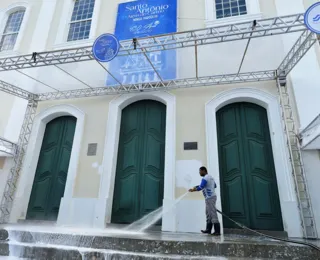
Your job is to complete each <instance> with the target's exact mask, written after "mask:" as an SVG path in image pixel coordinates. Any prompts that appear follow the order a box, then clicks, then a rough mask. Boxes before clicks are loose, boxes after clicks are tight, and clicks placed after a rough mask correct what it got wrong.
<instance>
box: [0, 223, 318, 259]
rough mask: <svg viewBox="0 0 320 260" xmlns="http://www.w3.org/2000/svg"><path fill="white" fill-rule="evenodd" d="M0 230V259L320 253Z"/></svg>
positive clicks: (175, 238)
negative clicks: (8, 257) (1, 257)
mask: <svg viewBox="0 0 320 260" xmlns="http://www.w3.org/2000/svg"><path fill="white" fill-rule="evenodd" d="M3 228H4V230H2V231H0V240H1V239H2V242H0V255H3V256H6V255H9V251H10V252H11V254H10V255H12V254H13V255H14V256H19V257H25V258H31V259H39V260H40V259H68V260H69V259H70V260H71V259H97V260H98V259H108V260H109V259H117V260H125V259H131V260H149V259H150V260H151V259H153V260H155V259H157V260H160V259H163V260H164V259H194V260H196V259H199V260H205V259H210V260H236V259H237V260H245V259H246V260H249V259H250V260H253V259H288V260H289V259H290V260H309V259H310V260H311V259H312V260H315V259H320V252H319V251H317V250H315V249H312V248H310V247H307V246H301V245H296V244H291V243H284V242H279V241H276V240H271V239H266V238H264V237H253V236H244V235H224V236H221V237H218V238H217V237H213V236H208V235H202V234H184V233H164V232H147V233H137V232H128V231H125V230H123V229H122V230H121V229H105V230H97V229H96V230H95V229H76V228H61V227H55V226H30V225H27V226H22V225H20V226H19V225H14V226H7V227H3ZM5 240H8V241H5Z"/></svg>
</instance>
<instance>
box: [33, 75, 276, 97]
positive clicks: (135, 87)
mask: <svg viewBox="0 0 320 260" xmlns="http://www.w3.org/2000/svg"><path fill="white" fill-rule="evenodd" d="M275 79H276V72H275V71H273V70H268V71H260V72H250V73H240V74H227V75H217V76H209V77H199V78H190V79H176V80H168V81H163V82H161V81H159V82H148V83H137V84H130V85H122V86H118V87H114V86H112V87H102V88H94V89H77V90H69V91H60V92H51V93H43V94H39V99H38V100H39V101H44V100H57V99H73V98H83V97H93V96H104V95H115V94H127V93H140V92H147V91H157V90H171V89H179V88H193V87H205V86H215V85H225V84H234V83H244V82H257V81H269V80H275Z"/></svg>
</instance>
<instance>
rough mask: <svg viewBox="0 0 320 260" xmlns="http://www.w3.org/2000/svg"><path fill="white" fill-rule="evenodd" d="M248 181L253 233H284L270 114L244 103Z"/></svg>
mask: <svg viewBox="0 0 320 260" xmlns="http://www.w3.org/2000/svg"><path fill="white" fill-rule="evenodd" d="M241 118H242V125H243V140H244V147H245V151H246V153H245V155H246V156H245V163H246V165H247V181H248V184H249V186H250V187H251V192H250V197H249V199H250V205H251V210H250V213H251V219H252V221H251V225H252V228H254V229H261V230H279V231H281V230H283V224H282V215H281V208H280V200H279V193H278V186H277V179H276V173H275V167H274V161H273V154H272V146H271V139H270V130H269V124H268V118H267V111H266V110H265V109H264V108H262V107H260V106H257V105H254V104H249V103H244V104H242V109H241Z"/></svg>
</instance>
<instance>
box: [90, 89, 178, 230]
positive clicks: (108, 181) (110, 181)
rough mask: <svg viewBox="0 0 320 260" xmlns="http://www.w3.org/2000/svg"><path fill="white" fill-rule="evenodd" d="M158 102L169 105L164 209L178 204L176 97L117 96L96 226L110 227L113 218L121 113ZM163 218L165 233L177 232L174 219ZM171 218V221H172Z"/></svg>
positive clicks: (159, 94)
mask: <svg viewBox="0 0 320 260" xmlns="http://www.w3.org/2000/svg"><path fill="white" fill-rule="evenodd" d="M147 99H150V100H156V101H159V102H161V103H163V104H165V105H166V107H167V112H166V140H165V167H164V168H165V170H164V171H165V172H164V198H163V206H164V208H165V207H170V206H171V205H170V203H171V202H172V201H174V200H175V174H174V173H175V154H176V153H175V151H176V149H175V148H176V142H175V135H176V125H175V124H176V102H175V96H174V95H172V94H170V93H168V92H149V93H141V94H125V95H121V96H118V97H117V98H115V99H114V100H113V101H111V102H110V104H109V113H108V122H107V131H106V138H105V147H104V155H103V162H102V167H103V171H102V176H101V181H100V189H99V199H100V201H101V202H102V203H103V207H104V208H105V209H104V210H102V211H101V210H98V211H99V213H97V214H98V215H99V218H98V219H99V223H96V226H99V227H104V226H105V224H106V223H110V221H111V214H112V202H113V192H114V184H115V175H116V165H117V155H118V144H119V133H120V122H121V113H122V109H124V108H125V107H126V106H128V105H130V104H132V103H134V102H137V101H140V100H147ZM171 217H172V216H169V214H168V216H167V215H166V216H164V219H163V225H162V228H163V230H172V231H174V230H175V228H176V227H175V226H176V225H175V218H171ZM169 218H170V219H169Z"/></svg>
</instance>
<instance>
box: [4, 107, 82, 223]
mask: <svg viewBox="0 0 320 260" xmlns="http://www.w3.org/2000/svg"><path fill="white" fill-rule="evenodd" d="M61 116H73V117H75V118H76V119H77V122H76V129H75V133H74V139H73V145H72V151H71V157H70V163H69V169H68V175H67V180H66V186H65V190H64V196H63V197H62V199H61V205H60V210H59V214H58V219H57V222H58V223H61V224H64V221H66V220H65V215H66V214H65V213H66V212H68V211H69V208H68V206H67V205H64V204H68V203H63V201H64V200H66V201H68V200H70V199H72V196H73V190H74V185H75V178H76V175H77V169H78V162H79V156H80V149H81V142H82V139H83V131H84V121H85V113H84V112H83V111H81V110H80V109H78V108H77V107H75V106H73V105H64V104H63V105H56V106H51V107H48V108H46V109H44V110H42V111H41V112H39V113H38V114H37V115H36V116H35V119H34V124H33V127H32V131H31V135H30V141H29V145H28V148H27V152H26V157H25V160H24V163H23V167H22V173H21V177H20V180H19V185H18V189H17V193H16V197H15V199H14V203H13V208H12V212H11V216H10V221H12V222H17V221H18V219H21V218H23V219H25V218H26V214H27V209H28V204H29V200H30V195H31V191H32V186H33V181H34V178H35V174H36V169H37V165H38V160H39V155H40V150H41V146H42V142H43V137H44V133H45V130H46V126H47V123H49V122H50V121H52V120H53V119H55V118H57V117H61ZM69 204H70V203H69Z"/></svg>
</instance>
